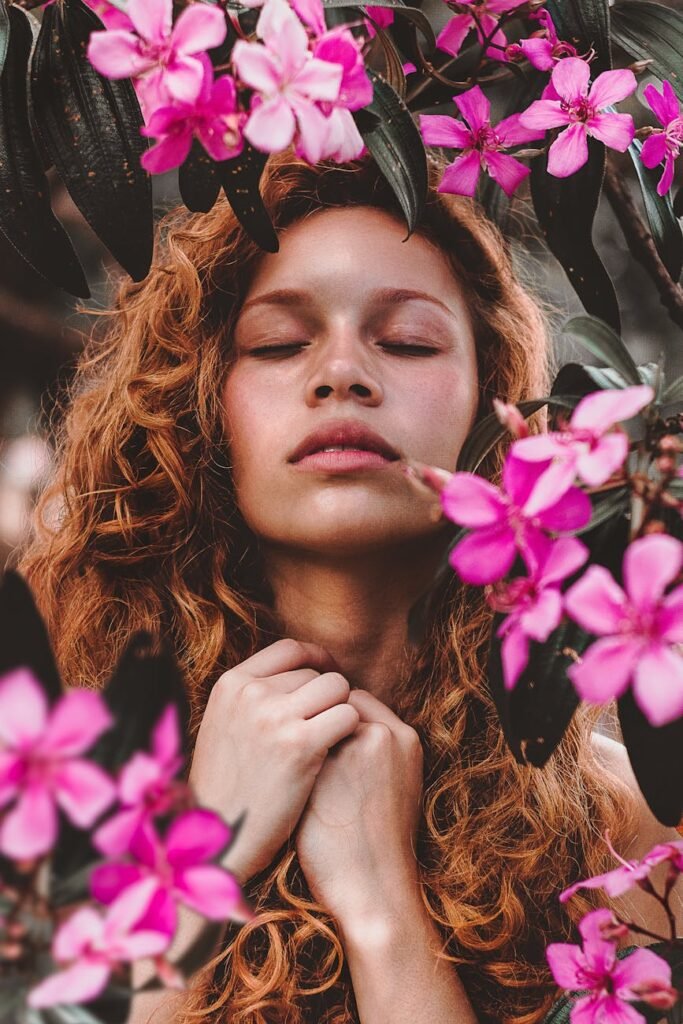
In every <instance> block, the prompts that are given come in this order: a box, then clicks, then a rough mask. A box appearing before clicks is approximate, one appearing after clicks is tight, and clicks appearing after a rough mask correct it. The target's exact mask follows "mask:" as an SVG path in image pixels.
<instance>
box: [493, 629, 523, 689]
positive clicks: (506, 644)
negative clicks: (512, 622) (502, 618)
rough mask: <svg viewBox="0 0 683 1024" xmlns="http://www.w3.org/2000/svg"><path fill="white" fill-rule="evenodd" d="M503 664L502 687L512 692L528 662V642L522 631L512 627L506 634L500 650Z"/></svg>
mask: <svg viewBox="0 0 683 1024" xmlns="http://www.w3.org/2000/svg"><path fill="white" fill-rule="evenodd" d="M500 657H501V661H502V664H503V685H504V686H505V689H506V690H513V689H514V688H515V686H516V685H517V681H518V680H519V677H520V676H521V674H522V672H523V671H524V669H525V668H526V666H527V662H528V660H529V640H528V638H527V637H526V636H525V634H524V630H523V629H520V628H519V627H518V626H513V627H512V628H511V629H510V630H508V632H507V633H506V635H505V637H504V638H503V642H502V644H501V648H500Z"/></svg>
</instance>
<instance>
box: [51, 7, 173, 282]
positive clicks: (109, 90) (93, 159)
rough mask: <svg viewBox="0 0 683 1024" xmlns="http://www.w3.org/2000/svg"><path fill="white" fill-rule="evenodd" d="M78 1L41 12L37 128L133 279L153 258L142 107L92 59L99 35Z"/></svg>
mask: <svg viewBox="0 0 683 1024" xmlns="http://www.w3.org/2000/svg"><path fill="white" fill-rule="evenodd" d="M102 28H103V26H102V23H101V22H100V20H99V18H98V17H97V16H96V15H95V14H94V13H93V12H92V11H91V10H90V9H89V8H88V7H86V6H85V5H84V4H83V3H82V2H81V0H65V3H64V5H62V4H53V5H51V6H49V7H46V8H45V10H44V12H43V23H42V26H41V30H40V36H39V38H38V42H37V44H36V49H35V53H34V57H33V62H32V70H31V94H32V99H33V110H34V114H35V119H36V123H37V125H38V130H39V131H40V134H41V136H42V138H43V141H44V143H45V146H46V148H47V150H48V152H49V153H50V155H51V157H52V159H53V160H54V163H55V166H56V168H57V170H58V172H59V175H60V177H61V179H62V181H63V182H64V184H65V186H66V188H67V189H68V191H69V193H70V195H71V197H72V199H73V200H74V202H75V204H76V206H78V208H79V210H80V211H81V213H82V214H83V216H84V217H85V219H86V220H87V221H88V223H89V224H90V226H91V227H92V229H93V231H94V232H95V234H96V235H97V236H98V238H99V239H100V240H101V241H102V243H103V244H104V245H105V246H106V248H107V249H108V250H109V252H110V253H111V254H112V256H113V257H114V259H115V260H116V261H117V262H118V263H119V264H120V265H121V266H122V267H123V268H124V270H126V271H127V272H128V273H129V274H130V276H131V277H132V278H133V280H134V281H141V280H143V278H144V277H145V276H146V275H147V273H148V271H149V267H150V263H151V260H152V247H153V217H152V183H151V178H150V176H149V175H148V174H147V172H146V171H145V170H144V168H143V167H142V166H141V164H140V158H141V156H142V154H143V153H144V152H145V150H146V149H147V146H148V140H146V139H145V138H143V137H142V136H141V135H140V127H141V126H142V124H143V118H142V113H141V111H140V105H139V103H138V100H137V97H136V95H135V90H134V88H133V85H132V82H131V81H130V80H129V79H120V80H116V81H113V80H111V79H108V78H105V77H104V76H102V75H100V74H99V73H98V72H97V71H95V69H94V67H93V66H92V64H91V63H90V61H89V60H88V58H87V53H86V51H87V46H88V40H89V38H90V33H91V32H92V31H93V30H100V29H102Z"/></svg>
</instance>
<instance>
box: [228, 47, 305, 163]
mask: <svg viewBox="0 0 683 1024" xmlns="http://www.w3.org/2000/svg"><path fill="white" fill-rule="evenodd" d="M235 46H237V43H236V44H235ZM295 130H296V121H295V120H294V112H293V110H292V108H291V107H290V105H289V104H288V103H287V102H286V101H285V100H284V99H283V98H282V97H281V96H274V97H273V99H272V100H266V101H265V102H264V103H260V104H259V105H258V106H254V107H253V108H252V111H251V113H250V115H249V120H248V121H247V123H246V124H245V126H244V135H245V138H247V139H248V140H249V142H251V144H252V146H256V148H257V149H261V150H263V151H264V152H265V153H278V152H280V151H281V150H283V149H286V148H287V146H289V144H290V143H291V141H292V139H293V138H294V132H295Z"/></svg>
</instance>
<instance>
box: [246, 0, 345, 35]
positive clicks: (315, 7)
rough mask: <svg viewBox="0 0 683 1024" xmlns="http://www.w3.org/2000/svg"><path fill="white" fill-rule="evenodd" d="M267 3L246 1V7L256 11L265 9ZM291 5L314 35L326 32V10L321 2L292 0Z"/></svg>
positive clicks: (254, 0) (256, 0) (316, 0)
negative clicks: (259, 8) (261, 8)
mask: <svg viewBox="0 0 683 1024" xmlns="http://www.w3.org/2000/svg"><path fill="white" fill-rule="evenodd" d="M266 2H267V0H245V3H244V6H245V7H249V8H250V9H251V10H255V9H256V8H258V7H263V6H264V3H266ZM290 3H291V7H292V9H293V10H294V11H296V13H297V15H298V16H299V18H300V19H301V21H303V23H304V25H308V27H309V28H310V29H311V30H312V32H313V33H314V35H321V34H322V33H323V32H324V31H325V28H326V25H325V8H324V7H323V5H322V3H321V0H290Z"/></svg>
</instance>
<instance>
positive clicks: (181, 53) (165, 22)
mask: <svg viewBox="0 0 683 1024" xmlns="http://www.w3.org/2000/svg"><path fill="white" fill-rule="evenodd" d="M128 16H129V18H130V21H131V22H132V24H133V27H134V28H135V32H129V31H126V30H124V29H109V30H107V31H106V32H93V33H92V34H91V36H90V41H89V43H88V58H89V60H90V62H91V64H92V65H93V67H94V68H96V70H97V71H99V72H100V74H102V75H106V77H107V78H135V79H137V82H136V91H137V94H138V97H139V99H140V101H141V103H142V108H143V112H144V115H145V120H147V121H148V120H149V119H150V118H151V116H152V114H153V113H154V111H155V110H157V109H158V108H159V107H163V106H166V105H168V104H169V103H173V102H174V101H175V100H179V101H180V102H181V103H193V102H194V100H196V99H197V96H198V95H199V93H200V91H201V89H202V83H203V79H204V68H203V64H202V62H201V60H199V55H200V54H203V53H205V52H206V50H210V49H213V47H215V46H220V44H221V43H222V42H223V40H224V39H225V36H226V34H227V27H226V24H225V15H224V14H223V12H222V11H221V10H220V8H219V7H212V6H211V5H210V4H206V3H191V4H190V5H189V6H188V7H186V8H185V10H184V11H183V12H182V13H181V14H180V16H179V18H178V20H177V21H176V23H175V25H172V17H173V3H172V0H129V2H128ZM136 33H137V34H136Z"/></svg>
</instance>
